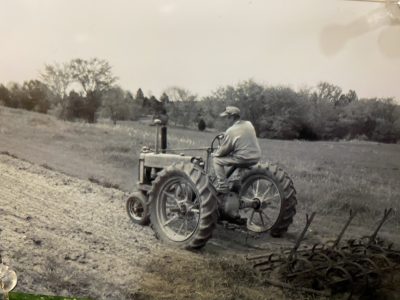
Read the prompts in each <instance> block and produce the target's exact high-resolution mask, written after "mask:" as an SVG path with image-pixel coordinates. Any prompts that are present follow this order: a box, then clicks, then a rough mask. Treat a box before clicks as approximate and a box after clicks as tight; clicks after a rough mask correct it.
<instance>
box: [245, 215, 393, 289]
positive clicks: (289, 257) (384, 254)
mask: <svg viewBox="0 0 400 300" xmlns="http://www.w3.org/2000/svg"><path fill="white" fill-rule="evenodd" d="M391 213H392V209H388V210H387V209H385V212H384V215H383V217H382V219H381V220H380V222H379V223H378V226H377V227H376V229H375V230H374V232H373V233H372V234H371V235H370V236H365V237H362V238H360V239H357V240H355V239H349V240H347V241H344V242H343V241H342V239H343V235H344V233H345V232H346V230H347V228H348V227H349V225H350V223H351V222H352V220H353V219H354V217H355V216H356V213H355V212H353V211H350V215H349V218H348V219H347V221H346V222H345V224H344V226H343V228H342V230H341V231H340V233H339V234H338V236H337V237H336V239H335V240H333V241H328V242H326V243H317V244H314V245H313V246H311V247H310V246H304V247H301V243H302V241H303V240H304V237H305V235H306V233H307V230H308V228H309V226H310V225H311V223H312V221H313V219H314V216H315V212H313V213H312V214H311V215H310V216H309V215H306V224H305V226H304V229H303V231H302V232H301V234H300V235H299V237H298V238H297V240H296V243H295V244H294V246H293V248H291V249H290V248H289V249H283V250H281V251H280V252H279V253H278V252H273V253H266V254H261V255H254V256H248V257H247V260H248V261H250V262H251V263H252V266H253V268H254V269H255V270H257V271H258V272H260V273H261V274H263V275H264V280H265V282H266V283H269V284H271V285H275V286H278V287H281V288H285V289H293V290H297V291H300V292H310V293H314V294H318V295H324V296H330V295H332V294H335V293H349V295H350V297H351V295H353V294H354V293H359V292H362V291H365V290H367V289H370V288H373V289H376V288H379V287H381V286H382V285H383V284H384V283H385V282H387V281H388V280H389V281H390V280H391V279H392V276H393V274H394V273H395V271H396V270H398V269H399V267H400V251H399V250H395V249H393V244H388V243H386V242H384V241H383V240H381V239H379V238H378V232H379V230H380V229H381V227H382V225H383V224H384V223H385V221H386V220H387V219H388V217H389V215H390V214H391Z"/></svg>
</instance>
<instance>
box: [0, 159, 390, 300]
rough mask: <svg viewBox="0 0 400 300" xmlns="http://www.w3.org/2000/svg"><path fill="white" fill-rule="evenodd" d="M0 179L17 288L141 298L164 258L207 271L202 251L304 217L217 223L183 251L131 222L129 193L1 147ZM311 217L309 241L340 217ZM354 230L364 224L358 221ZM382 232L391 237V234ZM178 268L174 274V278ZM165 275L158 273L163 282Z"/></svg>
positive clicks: (253, 247) (273, 243) (260, 244)
mask: <svg viewBox="0 0 400 300" xmlns="http://www.w3.org/2000/svg"><path fill="white" fill-rule="evenodd" d="M0 182H1V185H0V216H1V217H0V254H1V256H2V257H3V260H4V262H5V263H6V264H7V265H9V266H11V267H12V268H13V269H14V270H15V271H16V272H17V274H18V276H19V282H18V287H17V290H18V291H22V292H33V293H38V294H50V295H63V296H72V295H73V296H75V297H90V298H92V299H138V296H139V299H152V298H151V297H150V298H142V295H143V293H141V288H142V282H143V280H144V279H146V280H145V282H144V286H146V285H148V284H149V281H148V279H149V276H157V270H159V268H164V269H165V268H167V269H166V271H164V272H171V270H170V267H168V265H171V264H173V263H174V261H175V262H181V263H182V264H187V262H192V261H193V260H195V261H197V262H198V263H197V265H195V267H196V268H202V266H203V265H204V267H205V273H207V272H208V270H207V266H206V265H205V264H206V262H205V264H203V263H202V262H201V261H202V260H203V259H204V258H207V257H212V258H214V257H216V258H217V259H218V258H221V259H225V258H229V257H231V258H234V257H235V256H237V257H239V258H240V257H242V258H243V257H244V255H245V254H248V253H252V254H256V253H257V251H261V250H260V249H267V250H278V249H280V248H282V247H290V246H292V245H293V243H294V241H295V239H296V237H297V235H298V234H299V232H300V231H301V230H302V226H303V222H304V220H303V219H304V215H302V214H299V216H298V217H297V218H296V219H295V223H294V224H293V225H292V226H291V229H290V232H289V233H288V234H287V235H286V236H285V238H284V239H274V238H271V237H270V236H268V235H264V236H260V237H259V238H258V239H255V238H253V237H252V236H249V235H247V234H245V233H241V232H237V231H231V230H226V229H224V228H223V227H222V226H218V228H217V230H216V232H215V234H214V238H213V239H212V240H210V241H209V243H208V244H207V245H206V247H205V248H204V249H203V250H202V251H200V252H197V253H190V252H187V251H180V250H175V249H166V248H165V247H164V246H163V245H162V244H161V243H160V242H159V241H157V240H156V239H155V238H154V234H153V232H152V230H151V229H150V228H149V227H141V226H137V225H134V224H132V223H131V222H130V221H129V219H128V217H127V215H126V212H125V199H126V197H127V196H128V195H127V194H126V193H124V192H122V191H120V190H117V189H113V188H105V187H102V186H100V185H97V184H95V183H92V182H90V181H87V180H81V179H77V178H74V177H70V176H67V175H65V174H62V173H59V172H56V171H53V170H49V169H47V168H45V167H43V166H38V165H35V164H32V163H30V162H27V161H24V160H21V159H17V158H15V157H12V156H10V155H4V154H2V155H0ZM325 222H326V221H325ZM316 224H317V225H316V226H315V227H311V228H310V230H309V232H308V234H307V240H306V243H308V244H312V243H315V242H320V241H325V240H327V239H330V238H333V237H334V236H335V234H336V232H338V231H339V228H340V222H339V223H332V221H329V226H324V225H327V224H324V220H323V219H322V218H321V219H319V220H318V219H317V221H316ZM321 224H323V226H321ZM323 228H325V229H323ZM354 230H356V232H357V231H360V232H359V234H361V233H364V234H365V233H368V232H369V231H368V230H365V228H364V229H363V228H358V229H357V227H356V228H353V230H352V231H353V233H354ZM357 233H358V232H357ZM385 234H386V235H389V236H390V238H392V239H393V238H394V235H395V234H394V233H393V232H392V233H390V232H386V233H385V232H383V235H385ZM262 251H264V250H262ZM165 260H167V262H166V263H165V262H164V261H165ZM154 264H156V265H157V266H155V265H154ZM209 264H210V263H209ZM212 264H213V263H211V265H212ZM166 266H167V267H166ZM155 271H156V273H154V272H155ZM173 272H176V270H175V269H173ZM196 272H200V271H199V270H196ZM160 274H161V273H160ZM160 274H159V275H160ZM167 274H168V273H167ZM164 275H165V274H161V276H164ZM183 275H185V274H176V276H177V277H178V278H179V277H181V276H183ZM210 275H211V273H210ZM214 276H215V275H214ZM217 276H218V275H217ZM169 279H170V278H164V279H162V282H163V284H165V283H164V282H168V280H169ZM150 284H154V283H153V282H151V283H150ZM162 288H164V287H162ZM271 289H272V290H271ZM150 290H151V287H150ZM267 290H268V289H267ZM272 291H274V294H273V295H275V296H274V297H273V298H276V297H278V298H282V297H283V298H286V297H287V296H284V295H282V293H281V292H280V290H279V289H278V292H277V289H276V288H270V290H269V292H272ZM171 293H173V291H172V292H171ZM277 293H278V294H277ZM172 297H173V296H172ZM161 298H162V297H161ZM161 298H160V299H161ZM273 298H271V299H273ZM278 298H276V299H278ZM171 299H172V298H171ZM202 299H205V298H202ZM210 299H211V298H210ZM246 299H247V298H246ZM261 299H264V298H261Z"/></svg>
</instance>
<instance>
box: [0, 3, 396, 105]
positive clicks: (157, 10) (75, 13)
mask: <svg viewBox="0 0 400 300" xmlns="http://www.w3.org/2000/svg"><path fill="white" fill-rule="evenodd" d="M399 24H400V22H397V23H396V21H395V19H391V18H390V17H389V15H388V14H387V13H386V10H385V5H384V4H376V3H363V2H350V1H343V0H245V1H242V0H142V1H139V0H125V1H123V0H114V1H111V0H108V1H106V0H0V83H7V82H9V81H17V82H22V81H23V80H27V79H32V78H38V75H39V71H40V70H41V69H42V68H43V65H44V64H45V63H53V62H67V61H69V60H70V59H72V58H78V57H79V58H84V59H88V58H92V57H98V58H103V59H106V60H108V61H109V62H110V63H111V65H112V66H113V71H114V73H115V75H116V76H118V77H119V81H118V83H119V84H120V85H121V86H122V87H123V88H125V89H129V90H131V91H133V92H135V91H136V90H137V89H138V88H139V87H141V88H142V89H143V91H144V92H145V93H149V92H152V93H153V94H154V95H156V96H159V95H160V93H161V92H162V91H163V90H164V89H166V88H167V87H169V86H181V87H184V88H187V89H189V90H191V91H193V92H195V93H197V94H199V95H207V94H208V93H210V92H211V91H213V90H215V89H216V88H217V87H218V86H221V85H226V84H236V83H237V82H239V81H241V80H247V79H250V78H253V79H254V80H256V81H258V82H260V83H265V84H272V85H276V84H282V85H289V86H291V87H293V88H295V89H298V88H301V87H303V86H314V85H316V84H317V83H318V82H319V81H323V80H324V81H329V82H331V83H335V84H337V85H339V86H341V87H342V88H343V89H344V90H345V91H347V90H349V89H354V90H356V92H357V93H358V95H359V96H361V97H375V96H378V97H392V96H394V97H396V98H397V100H398V101H399V100H400V84H399V70H400V25H399Z"/></svg>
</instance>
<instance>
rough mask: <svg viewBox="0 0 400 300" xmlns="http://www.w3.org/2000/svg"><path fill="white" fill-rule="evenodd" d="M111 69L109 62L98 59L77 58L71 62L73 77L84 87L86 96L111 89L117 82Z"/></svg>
mask: <svg viewBox="0 0 400 300" xmlns="http://www.w3.org/2000/svg"><path fill="white" fill-rule="evenodd" d="M111 69H112V68H111V65H110V64H109V62H108V61H106V60H103V59H98V58H92V59H90V60H84V59H80V58H76V59H73V60H72V61H71V62H70V70H71V76H72V78H73V79H74V80H75V81H76V82H78V83H79V84H80V86H81V87H82V91H83V95H84V96H88V94H90V93H94V92H103V91H106V90H108V89H110V88H111V86H112V85H113V84H114V83H115V81H116V80H117V77H115V76H114V75H113V73H112V71H111Z"/></svg>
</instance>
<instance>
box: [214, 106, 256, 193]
mask: <svg viewBox="0 0 400 300" xmlns="http://www.w3.org/2000/svg"><path fill="white" fill-rule="evenodd" d="M220 116H221V117H224V118H227V120H228V123H229V126H230V127H229V128H228V129H227V130H226V132H225V136H224V140H223V142H222V144H221V146H220V147H219V148H218V149H217V151H216V152H215V153H214V154H213V156H214V170H215V175H216V176H217V179H218V182H217V186H216V188H217V191H218V192H220V193H227V192H228V191H229V187H228V184H227V182H226V175H225V166H237V165H253V164H256V163H258V162H259V160H260V158H261V148H260V145H259V144H258V140H257V136H256V132H255V130H254V127H253V125H252V124H251V122H249V121H243V120H241V119H240V110H239V108H237V107H235V106H227V107H226V109H225V111H224V112H223V113H221V114H220Z"/></svg>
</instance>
